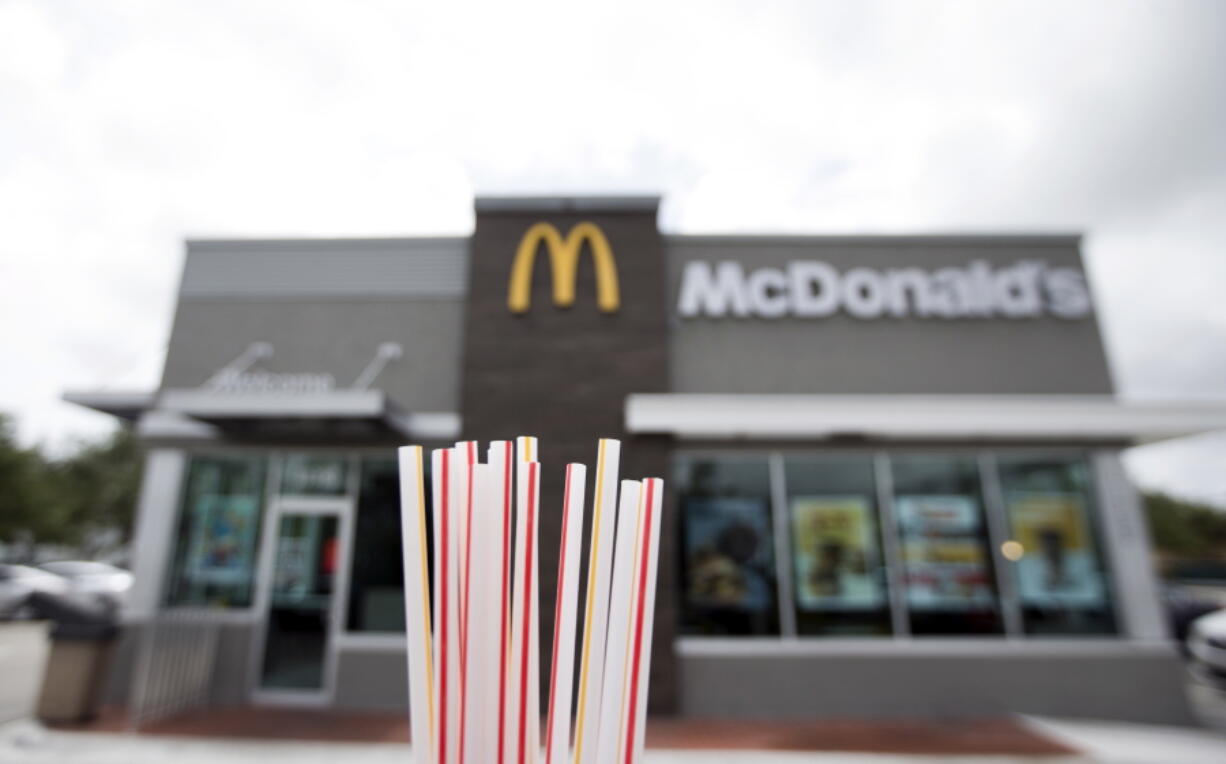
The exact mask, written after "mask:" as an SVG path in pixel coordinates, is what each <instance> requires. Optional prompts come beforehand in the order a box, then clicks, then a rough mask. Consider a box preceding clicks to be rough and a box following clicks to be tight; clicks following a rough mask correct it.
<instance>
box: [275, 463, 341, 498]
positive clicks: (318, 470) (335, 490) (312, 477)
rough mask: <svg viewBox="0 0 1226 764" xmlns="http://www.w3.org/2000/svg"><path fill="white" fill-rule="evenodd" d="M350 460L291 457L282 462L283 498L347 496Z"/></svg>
mask: <svg viewBox="0 0 1226 764" xmlns="http://www.w3.org/2000/svg"><path fill="white" fill-rule="evenodd" d="M348 475H349V460H348V459H345V458H343V457H339V456H330V455H328V456H324V455H317V454H289V455H288V456H286V457H285V460H284V461H283V462H282V463H281V495H282V496H344V495H345V493H346V492H347V490H348V486H347V485H346V482H347V480H346V478H347V477H348Z"/></svg>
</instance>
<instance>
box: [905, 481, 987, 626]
mask: <svg viewBox="0 0 1226 764" xmlns="http://www.w3.org/2000/svg"><path fill="white" fill-rule="evenodd" d="M895 512H896V513H897V515H898V527H899V532H900V535H901V537H902V553H903V562H904V567H905V568H906V577H905V588H906V592H907V602H908V604H909V606H910V607H911V608H912V609H915V610H978V609H982V608H987V607H991V605H992V585H991V574H990V571H989V568H988V563H987V558H986V555H985V553H984V545H983V535H984V531H983V524H982V523H983V520H982V517H983V515H982V513H981V512H980V509H979V502H978V501H976V500H975V498H974V497H972V496H960V495H912V496H899V497H898V498H897V499H896V502H895Z"/></svg>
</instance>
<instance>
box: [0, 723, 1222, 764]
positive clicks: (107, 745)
mask: <svg viewBox="0 0 1226 764" xmlns="http://www.w3.org/2000/svg"><path fill="white" fill-rule="evenodd" d="M1025 723H1026V724H1030V725H1034V726H1035V728H1036V729H1037V730H1038V731H1041V732H1042V733H1043V734H1046V735H1049V736H1051V737H1054V738H1057V739H1059V740H1060V741H1062V742H1065V743H1067V744H1068V745H1070V746H1072V747H1074V748H1076V749H1077V750H1079V751H1082V753H1080V754H1072V755H1025V756H1019V755H1002V756H983V755H969V756H956V755H949V754H941V755H908V754H870V753H841V752H808V753H799V752H788V753H782V752H774V751H772V752H766V751H731V752H725V751H677V750H649V751H648V752H647V762H648V764H697V763H698V762H704V763H705V764H750V762H762V763H763V764H773V763H775V762H778V763H779V764H785V763H792V764H799V763H800V762H815V763H817V764H906V763H908V762H911V763H915V762H932V763H935V762H949V761H953V762H957V763H958V764H1090V763H1091V762H1096V763H1100V764H1173V763H1176V762H1177V763H1178V764H1220V763H1221V762H1224V761H1226V736H1223V735H1222V734H1220V733H1215V732H1210V731H1207V730H1198V729H1183V728H1171V727H1149V726H1144V725H1135V724H1117V723H1108V722H1082V721H1069V720H1059V719H1033V718H1028V719H1026V720H1025ZM408 751H409V748H408V746H407V745H405V744H401V743H324V742H291V741H271V740H268V741H265V740H234V739H220V738H186V737H175V736H163V735H136V736H134V735H127V734H121V733H108V732H67V731H57V730H48V729H45V728H43V727H41V726H40V725H38V724H36V723H34V722H31V721H28V720H21V721H16V722H10V723H8V724H6V725H3V726H0V764H164V763H165V762H173V763H174V764H206V762H207V763H208V764H216V763H217V762H225V764H269V763H270V762H276V761H293V762H295V763H296V764H314V763H316V762H318V763H319V764H325V763H326V764H334V763H335V762H337V761H343V762H345V763H346V764H384V763H386V764H392V762H395V763H396V764H405V762H407V761H409V758H408Z"/></svg>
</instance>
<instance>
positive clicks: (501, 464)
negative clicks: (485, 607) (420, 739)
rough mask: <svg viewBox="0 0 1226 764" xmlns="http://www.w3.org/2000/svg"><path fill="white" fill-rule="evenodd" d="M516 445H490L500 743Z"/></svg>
mask: <svg viewBox="0 0 1226 764" xmlns="http://www.w3.org/2000/svg"><path fill="white" fill-rule="evenodd" d="M513 449H514V446H513V445H512V443H511V441H509V440H496V441H494V442H492V443H490V448H489V463H490V466H492V467H493V468H494V471H495V473H496V474H497V485H496V486H495V491H494V496H495V501H496V502H497V504H498V507H499V509H498V511H499V512H500V513H501V515H502V517H501V526H500V527H501V528H502V536H501V538H500V539H499V546H498V560H499V562H500V563H501V577H500V583H499V587H498V598H499V601H498V612H499V631H498V640H499V644H500V648H499V655H498V721H497V724H498V728H497V739H498V741H505V740H506V739H507V729H508V728H509V724H510V713H511V709H512V708H513V706H512V704H511V694H510V692H511V680H512V677H511V620H512V619H511V616H512V613H511V587H512V585H513V582H514V578H513V576H512V564H513V562H514V552H513V550H512V547H511V543H512V534H513V533H514V531H515V510H514V497H515V492H514V486H515V482H514V477H513V475H514V463H515V454H514V453H513ZM497 748H498V753H497V756H498V764H503V762H504V761H506V755H507V749H506V746H505V745H504V744H502V743H501V742H499V744H498V746H497Z"/></svg>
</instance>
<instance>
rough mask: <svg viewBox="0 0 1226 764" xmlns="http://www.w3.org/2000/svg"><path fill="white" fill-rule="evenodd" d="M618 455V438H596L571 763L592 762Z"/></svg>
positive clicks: (599, 686)
mask: <svg viewBox="0 0 1226 764" xmlns="http://www.w3.org/2000/svg"><path fill="white" fill-rule="evenodd" d="M620 455H621V443H620V442H618V441H616V440H612V439H609V438H602V439H601V440H600V445H599V447H598V450H597V456H596V490H595V492H594V493H593V495H592V502H593V503H592V536H591V552H590V554H589V556H588V575H587V601H586V603H585V604H584V617H583V648H582V652H581V660H580V664H579V697H578V700H577V703H578V707H577V709H576V713H575V757H574V762H575V764H595V761H596V747H597V745H598V741H599V739H598V736H599V734H600V722H599V720H600V695H601V688H602V676H603V672H604V653H605V638H606V636H607V634H606V628H607V626H608V615H609V612H608V603H609V577H610V574H611V570H612V563H613V530H614V525H615V523H616V517H615V512H616V506H617V468H618V461H619V457H620Z"/></svg>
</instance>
